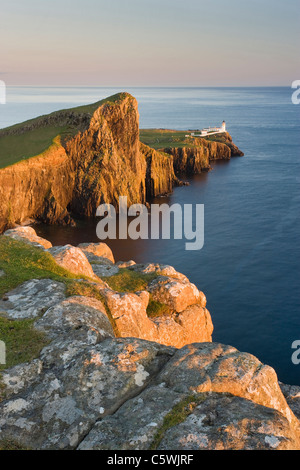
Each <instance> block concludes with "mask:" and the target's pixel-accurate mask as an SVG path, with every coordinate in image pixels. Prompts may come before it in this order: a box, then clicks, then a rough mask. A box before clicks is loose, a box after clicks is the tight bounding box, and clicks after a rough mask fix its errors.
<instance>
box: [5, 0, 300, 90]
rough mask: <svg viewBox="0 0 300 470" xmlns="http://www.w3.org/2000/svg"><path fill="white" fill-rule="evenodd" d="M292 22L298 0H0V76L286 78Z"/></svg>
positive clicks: (298, 69)
mask: <svg viewBox="0 0 300 470" xmlns="http://www.w3.org/2000/svg"><path fill="white" fill-rule="evenodd" d="M299 25H300V0H286V1H283V0H251V1H248V0H227V1H225V0H213V1H209V0H207V1H203V0H109V1H103V0H51V1H48V2H46V1H45V0H26V1H24V0H0V44H1V47H0V80H3V81H4V82H5V83H6V84H7V85H8V86H9V85H32V86H128V87H129V86H133V87H136V86H281V85H282V86H290V85H291V83H292V81H294V80H297V79H300V66H299V39H300V28H299ZM297 48H298V50H297Z"/></svg>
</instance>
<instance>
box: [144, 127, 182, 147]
mask: <svg viewBox="0 0 300 470" xmlns="http://www.w3.org/2000/svg"><path fill="white" fill-rule="evenodd" d="M186 134H188V131H172V130H168V129H141V130H140V141H141V142H143V144H146V145H148V146H149V147H151V148H153V149H155V150H158V149H164V148H169V147H187V146H188V144H191V139H187V138H186V137H185V135H186Z"/></svg>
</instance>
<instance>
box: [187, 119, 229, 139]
mask: <svg viewBox="0 0 300 470" xmlns="http://www.w3.org/2000/svg"><path fill="white" fill-rule="evenodd" d="M223 132H226V122H225V121H223V122H222V126H221V127H206V128H205V129H202V130H201V131H200V134H195V133H194V132H192V133H191V136H192V137H205V136H210V135H213V134H221V133H223Z"/></svg>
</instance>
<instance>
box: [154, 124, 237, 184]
mask: <svg viewBox="0 0 300 470" xmlns="http://www.w3.org/2000/svg"><path fill="white" fill-rule="evenodd" d="M215 138H216V139H218V141H211V140H208V139H202V138H189V139H188V141H185V146H181V147H175V148H174V147H171V148H170V147H168V148H164V149H163V152H165V153H168V154H170V155H172V156H173V161H174V170H175V173H176V175H180V174H197V173H201V172H202V171H208V170H209V169H210V162H211V161H214V160H230V158H231V157H237V156H239V157H240V156H243V155H244V154H243V152H242V151H241V150H240V149H239V148H238V147H237V146H236V145H234V144H233V142H232V137H231V136H230V134H228V132H226V133H224V134H222V136H218V135H217V137H215Z"/></svg>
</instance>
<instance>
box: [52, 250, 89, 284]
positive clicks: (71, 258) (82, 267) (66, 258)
mask: <svg viewBox="0 0 300 470" xmlns="http://www.w3.org/2000/svg"><path fill="white" fill-rule="evenodd" d="M48 252H49V253H50V254H51V255H52V256H53V258H54V259H55V261H56V263H57V264H58V265H59V266H61V267H62V268H65V269H67V270H68V271H70V272H71V273H73V274H79V275H82V276H87V277H91V278H95V275H94V272H93V269H92V266H91V265H90V263H89V261H88V259H87V257H86V256H85V254H84V253H83V251H82V250H81V249H80V248H76V247H75V246H72V245H65V246H54V247H53V248H50V249H49V250H48Z"/></svg>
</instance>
